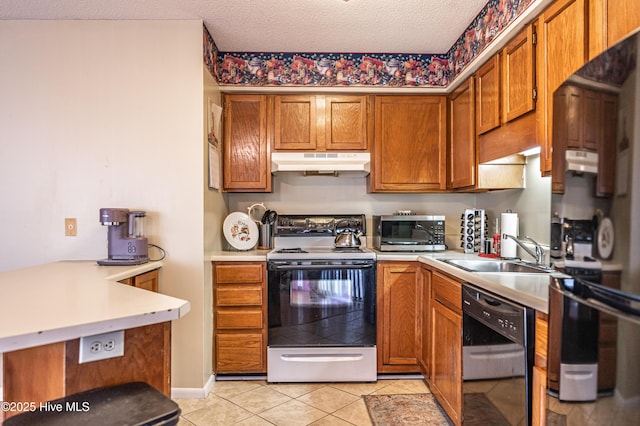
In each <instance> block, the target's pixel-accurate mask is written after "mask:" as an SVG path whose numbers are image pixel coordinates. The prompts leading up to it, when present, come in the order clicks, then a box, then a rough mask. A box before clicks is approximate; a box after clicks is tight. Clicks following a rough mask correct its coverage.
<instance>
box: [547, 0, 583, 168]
mask: <svg viewBox="0 0 640 426" xmlns="http://www.w3.org/2000/svg"><path fill="white" fill-rule="evenodd" d="M586 6H587V4H586V0H558V1H556V2H554V3H552V4H551V5H550V6H549V7H548V8H547V9H545V10H544V11H543V12H542V13H541V14H540V16H539V18H538V21H537V24H536V27H537V32H538V44H537V48H536V66H537V72H536V79H537V82H538V100H537V107H536V114H537V115H538V116H537V122H538V132H537V133H538V141H539V143H540V146H541V153H540V170H541V172H542V174H543V175H549V174H550V173H551V170H552V164H551V159H552V155H551V152H552V140H553V139H552V137H553V125H552V118H553V93H554V92H555V90H556V89H557V88H558V87H560V85H561V84H562V83H563V82H564V81H565V80H566V79H567V77H569V76H570V75H571V74H573V73H574V72H575V71H576V70H578V69H579V68H580V67H581V66H582V65H583V64H584V63H585V62H586V61H587V50H588V49H587V47H588V43H587V28H588V22H587V21H588V19H587V18H588V15H587V8H586Z"/></svg>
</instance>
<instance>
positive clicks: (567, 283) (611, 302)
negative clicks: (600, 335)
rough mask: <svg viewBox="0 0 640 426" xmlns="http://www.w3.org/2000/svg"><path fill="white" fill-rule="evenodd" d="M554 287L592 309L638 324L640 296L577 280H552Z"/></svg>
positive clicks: (639, 319) (639, 321)
mask: <svg viewBox="0 0 640 426" xmlns="http://www.w3.org/2000/svg"><path fill="white" fill-rule="evenodd" d="M553 282H554V287H555V288H557V289H559V290H560V291H561V292H562V293H563V294H565V295H566V296H568V297H571V298H572V299H575V300H577V301H579V302H580V303H583V304H585V305H587V306H590V307H592V308H595V309H598V310H601V311H604V312H607V313H609V314H612V315H615V316H618V317H621V318H626V319H628V320H630V321H633V322H635V323H638V324H640V296H638V295H635V294H631V293H626V292H623V291H620V290H616V289H612V288H608V287H605V286H603V285H600V284H596V283H592V282H590V281H587V280H582V279H578V278H554V279H553Z"/></svg>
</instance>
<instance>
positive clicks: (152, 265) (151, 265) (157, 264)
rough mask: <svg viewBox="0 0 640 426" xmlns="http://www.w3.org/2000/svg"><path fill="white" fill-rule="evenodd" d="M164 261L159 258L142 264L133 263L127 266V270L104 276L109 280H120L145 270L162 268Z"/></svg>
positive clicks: (142, 272)
mask: <svg viewBox="0 0 640 426" xmlns="http://www.w3.org/2000/svg"><path fill="white" fill-rule="evenodd" d="M162 266H163V265H162V262H161V261H159V260H155V261H151V262H147V263H142V264H140V265H131V266H128V267H127V270H126V271H121V272H118V273H114V274H112V275H107V276H105V277H104V279H105V280H108V281H120V280H124V279H127V278H130V277H133V276H135V275H140V274H144V273H145V272H149V271H153V270H155V269H159V268H162ZM103 267H104V268H110V266H103Z"/></svg>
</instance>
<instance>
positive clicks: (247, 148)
mask: <svg viewBox="0 0 640 426" xmlns="http://www.w3.org/2000/svg"><path fill="white" fill-rule="evenodd" d="M224 99H225V100H224V145H223V158H224V161H223V166H222V168H223V189H224V190H225V191H230V192H271V161H270V160H271V159H270V158H269V157H270V154H271V149H270V145H269V141H268V135H267V97H266V96H265V95H226V96H225V98H224Z"/></svg>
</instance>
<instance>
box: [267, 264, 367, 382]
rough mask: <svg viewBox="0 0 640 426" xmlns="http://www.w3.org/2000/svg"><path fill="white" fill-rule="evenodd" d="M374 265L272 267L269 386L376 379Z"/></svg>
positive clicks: (270, 280)
mask: <svg viewBox="0 0 640 426" xmlns="http://www.w3.org/2000/svg"><path fill="white" fill-rule="evenodd" d="M375 271H376V268H375V261H372V260H367V261H359V260H358V261H356V260H353V261H339V262H336V261H269V262H268V273H269V276H268V287H269V303H268V315H269V338H268V347H267V381H269V382H336V381H338V382H346V381H353V382H355V381H362V382H371V381H375V380H376V379H377V358H376V346H375V345H376V304H375V301H376V294H375V284H376V279H375Z"/></svg>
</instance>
